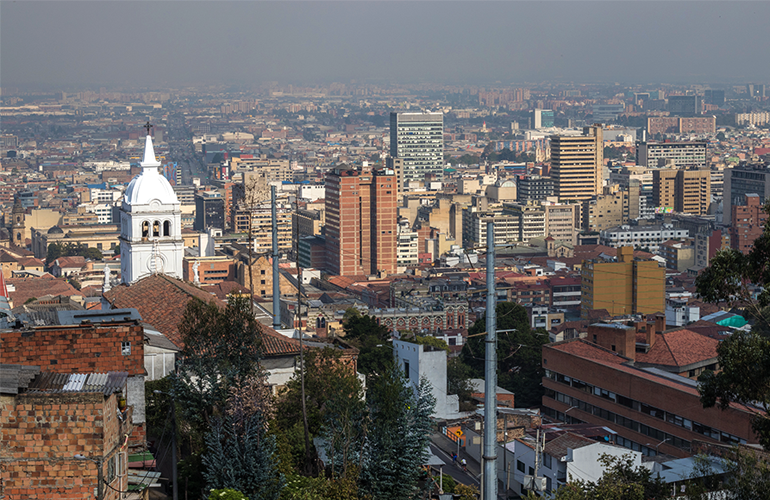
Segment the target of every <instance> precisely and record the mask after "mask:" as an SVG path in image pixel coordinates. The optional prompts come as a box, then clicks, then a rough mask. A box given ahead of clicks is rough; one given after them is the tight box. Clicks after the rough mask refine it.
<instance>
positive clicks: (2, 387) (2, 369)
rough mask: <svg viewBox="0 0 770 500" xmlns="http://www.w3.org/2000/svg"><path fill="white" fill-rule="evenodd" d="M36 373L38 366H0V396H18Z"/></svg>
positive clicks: (38, 371) (38, 370)
mask: <svg viewBox="0 0 770 500" xmlns="http://www.w3.org/2000/svg"><path fill="white" fill-rule="evenodd" d="M38 373H40V367H39V366H25V365H7V364H0V394H18V393H19V389H26V388H27V387H28V386H29V384H30V382H32V380H33V379H34V378H35V376H36V375H37V374H38Z"/></svg>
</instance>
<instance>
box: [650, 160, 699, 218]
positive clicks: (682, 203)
mask: <svg viewBox="0 0 770 500" xmlns="http://www.w3.org/2000/svg"><path fill="white" fill-rule="evenodd" d="M652 198H653V204H654V206H655V207H658V208H660V207H668V208H672V209H673V210H674V211H675V212H679V213H684V214H693V215H707V214H708V212H709V207H710V206H711V172H710V171H708V170H675V169H660V170H658V169H656V170H653V172H652Z"/></svg>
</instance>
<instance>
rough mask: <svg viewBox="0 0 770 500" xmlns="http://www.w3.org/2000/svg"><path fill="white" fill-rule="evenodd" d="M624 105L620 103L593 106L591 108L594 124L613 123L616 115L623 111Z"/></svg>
mask: <svg viewBox="0 0 770 500" xmlns="http://www.w3.org/2000/svg"><path fill="white" fill-rule="evenodd" d="M625 109H626V105H625V104H624V103H622V102H620V103H616V104H594V105H592V107H591V113H592V114H593V118H592V120H593V122H594V123H607V122H611V121H615V120H617V118H618V115H619V114H620V113H622V112H623V111H625Z"/></svg>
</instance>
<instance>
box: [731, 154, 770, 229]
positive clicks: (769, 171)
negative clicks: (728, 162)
mask: <svg viewBox="0 0 770 500" xmlns="http://www.w3.org/2000/svg"><path fill="white" fill-rule="evenodd" d="M751 193H756V194H757V195H759V204H760V205H764V204H765V202H766V201H767V200H770V168H768V167H767V166H766V165H764V164H756V165H738V166H737V167H734V168H726V169H725V184H724V221H729V220H732V209H733V207H735V206H737V205H746V195H747V194H751Z"/></svg>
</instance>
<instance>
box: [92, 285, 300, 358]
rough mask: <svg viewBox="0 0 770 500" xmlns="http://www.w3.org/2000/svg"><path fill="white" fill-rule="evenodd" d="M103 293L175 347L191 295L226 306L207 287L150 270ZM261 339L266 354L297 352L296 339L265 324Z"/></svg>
mask: <svg viewBox="0 0 770 500" xmlns="http://www.w3.org/2000/svg"><path fill="white" fill-rule="evenodd" d="M105 297H106V298H107V300H108V301H109V302H110V304H111V305H112V307H114V308H118V309H123V308H134V309H136V310H137V311H139V314H140V315H141V316H142V321H143V322H145V323H147V324H149V325H152V326H153V327H155V328H157V329H158V331H159V332H161V333H163V334H164V335H165V336H166V338H168V339H169V340H170V341H171V342H173V343H174V345H176V346H177V347H179V348H182V347H183V346H184V342H182V337H181V335H180V334H179V323H180V322H181V321H182V317H183V316H184V311H185V308H186V307H187V303H188V302H189V301H190V300H192V298H193V297H196V298H198V299H200V300H202V301H204V302H206V303H209V302H214V303H215V304H216V305H217V306H219V307H220V308H224V307H226V303H225V302H224V301H223V300H221V299H219V298H217V297H216V296H215V295H212V294H211V293H209V292H208V291H206V290H203V289H200V288H198V287H196V286H194V285H192V284H190V283H187V282H185V281H182V280H178V279H176V278H172V277H170V276H166V275H165V274H154V275H152V276H148V277H146V278H144V279H141V280H139V281H137V282H136V283H134V284H132V285H129V286H126V285H120V286H116V287H115V288H113V289H111V290H109V291H108V292H107V293H106V294H105ZM262 342H263V344H262V348H263V354H264V355H266V356H279V355H294V354H299V342H298V341H296V340H294V339H290V338H288V337H285V336H283V335H281V334H280V333H278V332H276V331H275V330H273V329H272V328H270V327H269V326H264V325H262Z"/></svg>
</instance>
